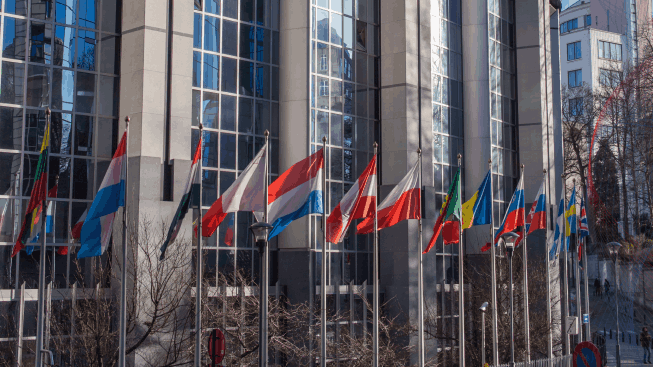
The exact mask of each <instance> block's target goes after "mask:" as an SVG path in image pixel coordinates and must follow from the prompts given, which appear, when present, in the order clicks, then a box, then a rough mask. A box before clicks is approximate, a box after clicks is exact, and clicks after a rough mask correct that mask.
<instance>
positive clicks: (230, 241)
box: [224, 213, 236, 247]
mask: <svg viewBox="0 0 653 367" xmlns="http://www.w3.org/2000/svg"><path fill="white" fill-rule="evenodd" d="M235 216H236V213H231V214H230V215H229V223H227V230H226V231H225V233H224V244H225V245H227V246H229V247H231V246H233V245H234V217H235Z"/></svg>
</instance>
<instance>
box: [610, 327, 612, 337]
mask: <svg viewBox="0 0 653 367" xmlns="http://www.w3.org/2000/svg"><path fill="white" fill-rule="evenodd" d="M610 339H612V329H610Z"/></svg>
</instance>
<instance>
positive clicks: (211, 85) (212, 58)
mask: <svg viewBox="0 0 653 367" xmlns="http://www.w3.org/2000/svg"><path fill="white" fill-rule="evenodd" d="M196 53H198V52H193V54H196ZM219 63H220V58H219V57H218V56H217V55H211V54H204V88H208V89H215V90H218V88H219V87H220V79H219V78H220V65H219Z"/></svg>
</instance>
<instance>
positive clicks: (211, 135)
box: [202, 130, 218, 168]
mask: <svg viewBox="0 0 653 367" xmlns="http://www.w3.org/2000/svg"><path fill="white" fill-rule="evenodd" d="M202 139H204V141H202V166H204V167H214V168H217V167H218V133H216V132H212V131H206V130H205V131H203V132H202Z"/></svg>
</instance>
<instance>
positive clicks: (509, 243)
mask: <svg viewBox="0 0 653 367" xmlns="http://www.w3.org/2000/svg"><path fill="white" fill-rule="evenodd" d="M501 239H502V240H503V243H504V246H506V251H507V252H508V264H509V268H510V366H511V367H514V366H515V308H514V307H515V306H514V304H513V292H514V289H513V286H512V253H513V251H514V250H515V243H516V242H517V240H518V239H519V235H518V234H516V233H514V232H508V233H504V234H503V235H501Z"/></svg>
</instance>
